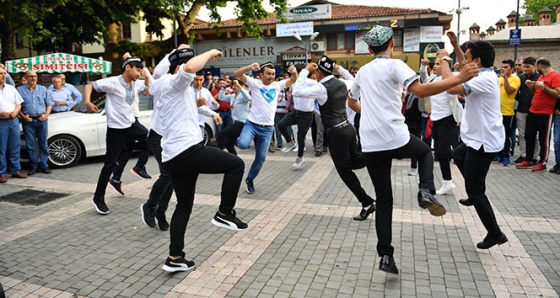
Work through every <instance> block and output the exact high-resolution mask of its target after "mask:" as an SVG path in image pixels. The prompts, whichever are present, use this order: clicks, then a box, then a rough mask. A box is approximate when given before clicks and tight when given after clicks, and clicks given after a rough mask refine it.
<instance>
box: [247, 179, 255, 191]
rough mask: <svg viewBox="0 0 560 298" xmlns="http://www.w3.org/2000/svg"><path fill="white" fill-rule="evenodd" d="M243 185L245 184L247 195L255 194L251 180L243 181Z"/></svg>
mask: <svg viewBox="0 0 560 298" xmlns="http://www.w3.org/2000/svg"><path fill="white" fill-rule="evenodd" d="M245 183H247V193H250V194H252V193H255V185H254V184H253V180H249V179H247V180H245Z"/></svg>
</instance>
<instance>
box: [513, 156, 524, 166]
mask: <svg viewBox="0 0 560 298" xmlns="http://www.w3.org/2000/svg"><path fill="white" fill-rule="evenodd" d="M524 158H525V157H523V156H519V157H518V158H517V159H516V160H514V161H513V163H514V164H518V163H521V162H522V161H523V159H524Z"/></svg>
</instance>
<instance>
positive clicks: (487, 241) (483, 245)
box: [476, 232, 508, 249]
mask: <svg viewBox="0 0 560 298" xmlns="http://www.w3.org/2000/svg"><path fill="white" fill-rule="evenodd" d="M507 241H508V239H507V237H506V235H504V233H501V232H500V235H499V236H497V237H490V236H486V237H485V238H484V240H482V242H479V243H477V244H476V247H478V248H480V249H489V248H490V247H492V246H494V245H496V244H498V245H502V244H504V243H506V242H507Z"/></svg>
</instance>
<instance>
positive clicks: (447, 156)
mask: <svg viewBox="0 0 560 298" xmlns="http://www.w3.org/2000/svg"><path fill="white" fill-rule="evenodd" d="M455 128H457V122H455V119H454V118H453V115H449V116H447V117H445V118H443V119H439V120H437V121H434V124H433V126H432V138H433V139H434V150H435V154H436V156H437V158H438V162H439V167H440V169H441V175H442V176H443V180H451V179H452V178H451V165H450V161H451V158H452V156H453V151H452V150H451V145H452V144H453V134H454V132H455Z"/></svg>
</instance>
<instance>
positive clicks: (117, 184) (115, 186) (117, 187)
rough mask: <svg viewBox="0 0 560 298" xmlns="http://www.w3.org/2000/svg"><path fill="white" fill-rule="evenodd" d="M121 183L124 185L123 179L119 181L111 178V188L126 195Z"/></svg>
mask: <svg viewBox="0 0 560 298" xmlns="http://www.w3.org/2000/svg"><path fill="white" fill-rule="evenodd" d="M121 185H122V182H121V181H117V180H115V178H111V179H109V186H110V187H111V189H112V190H113V191H114V192H116V193H117V194H119V195H121V196H124V192H123V191H122V188H121Z"/></svg>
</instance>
